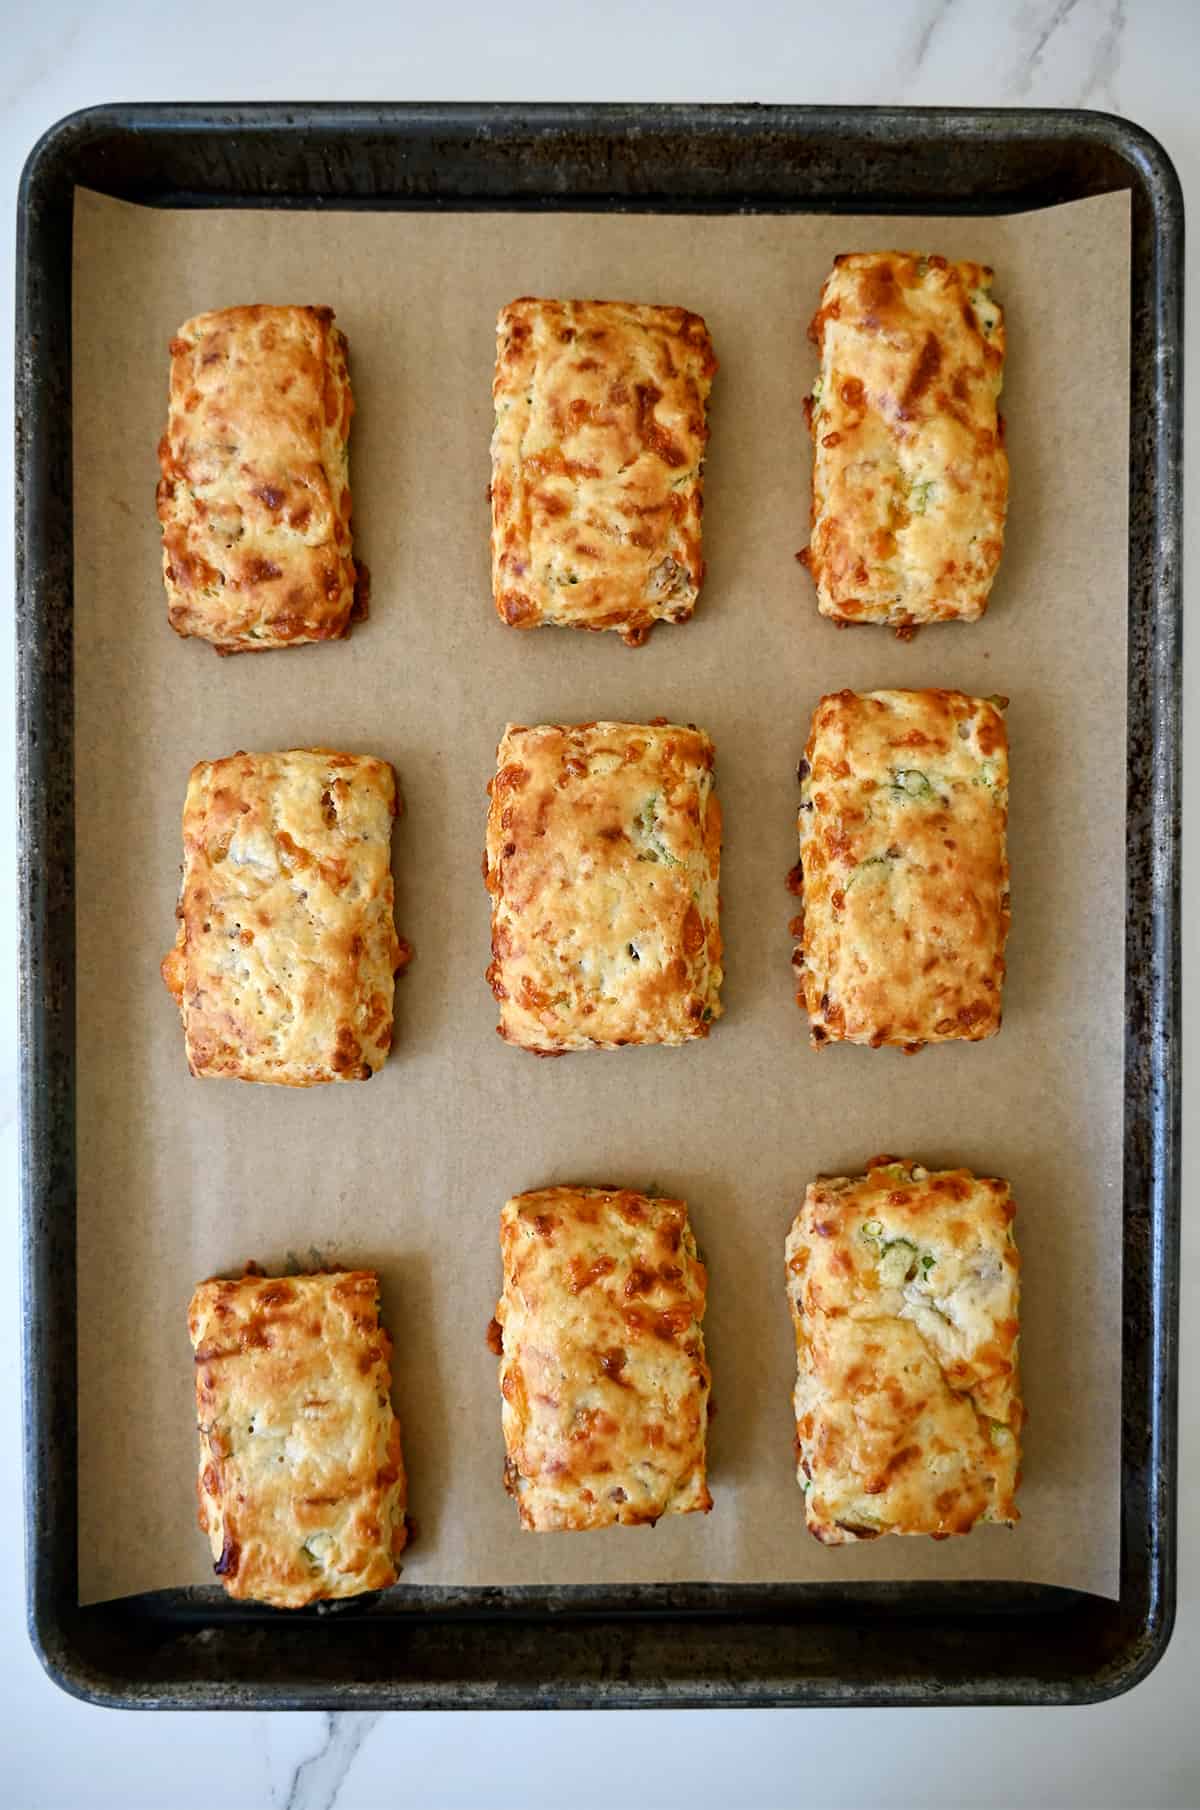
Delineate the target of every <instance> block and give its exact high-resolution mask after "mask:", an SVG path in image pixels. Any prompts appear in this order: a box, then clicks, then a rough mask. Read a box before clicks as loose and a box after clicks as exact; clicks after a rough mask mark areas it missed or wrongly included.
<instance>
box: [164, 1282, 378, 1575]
mask: <svg viewBox="0 0 1200 1810" xmlns="http://www.w3.org/2000/svg"><path fill="white" fill-rule="evenodd" d="M378 1297H379V1278H378V1276H376V1275H375V1274H374V1273H373V1272H372V1271H370V1270H353V1271H345V1272H341V1273H332V1274H329V1275H319V1276H286V1277H277V1278H271V1277H267V1276H260V1275H257V1274H253V1275H246V1276H243V1277H241V1278H240V1279H239V1280H238V1281H236V1282H223V1281H221V1280H219V1279H214V1280H213V1281H211V1282H202V1283H201V1284H200V1286H199V1287H198V1288H197V1290H196V1292H195V1294H194V1295H193V1296H192V1299H191V1305H190V1306H189V1308H188V1331H189V1332H190V1334H191V1340H192V1348H193V1351H194V1352H195V1372H196V1418H197V1420H198V1422H199V1426H200V1475H199V1479H198V1484H197V1491H198V1495H199V1502H200V1527H201V1531H202V1532H204V1533H206V1534H207V1535H208V1539H209V1544H210V1545H211V1547H212V1553H213V1558H214V1560H215V1564H214V1566H213V1569H214V1571H215V1572H216V1574H217V1576H218V1577H219V1578H220V1580H221V1582H222V1583H223V1584H224V1586H225V1589H226V1590H227V1591H228V1593H229V1595H230V1596H235V1597H251V1598H253V1599H254V1600H256V1601H258V1602H262V1603H271V1604H273V1605H274V1606H275V1607H276V1608H279V1609H300V1608H303V1607H304V1605H305V1604H306V1603H313V1602H318V1601H320V1600H321V1599H323V1598H329V1597H343V1596H359V1595H361V1594H362V1593H363V1591H366V1590H382V1589H385V1588H386V1587H387V1585H389V1584H394V1583H395V1581H396V1576H397V1564H396V1561H397V1559H398V1558H399V1556H400V1553H401V1552H402V1550H403V1548H404V1544H405V1540H406V1537H407V1530H406V1524H405V1518H404V1510H405V1503H406V1495H407V1491H406V1481H405V1475H404V1463H403V1460H402V1458H401V1455H400V1427H399V1423H398V1422H397V1420H396V1416H395V1414H394V1413H393V1412H392V1402H391V1393H390V1392H391V1381H392V1379H391V1368H390V1360H391V1352H392V1344H391V1340H390V1339H389V1338H388V1335H387V1333H386V1332H385V1331H384V1329H383V1327H382V1326H380V1324H379V1299H378Z"/></svg>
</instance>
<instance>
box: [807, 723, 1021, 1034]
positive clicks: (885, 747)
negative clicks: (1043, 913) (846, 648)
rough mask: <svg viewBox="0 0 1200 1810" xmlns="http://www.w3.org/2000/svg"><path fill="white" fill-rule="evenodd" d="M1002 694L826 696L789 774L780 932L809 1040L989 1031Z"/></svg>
mask: <svg viewBox="0 0 1200 1810" xmlns="http://www.w3.org/2000/svg"><path fill="white" fill-rule="evenodd" d="M1006 702H1007V700H1006V699H1004V698H990V699H989V698H970V697H966V696H964V694H963V693H962V692H960V691H872V692H866V693H864V694H859V693H856V692H853V691H839V692H835V693H834V694H833V695H832V696H830V697H825V698H822V699H821V702H820V703H819V704H818V706H817V709H816V712H815V714H814V716H813V721H812V733H811V735H810V737H809V741H808V746H807V748H806V749H805V758H804V760H803V762H802V763H801V767H800V783H801V801H800V864H799V866H798V867H797V868H796V869H795V870H794V871H793V875H792V885H793V889H794V890H796V891H798V892H800V893H801V895H802V901H803V912H802V914H801V915H800V916H799V917H798V918H797V919H795V921H794V922H793V925H792V929H793V933H794V934H795V935H796V936H797V937H798V938H799V946H798V947H797V949H796V953H795V956H794V957H793V962H794V966H795V969H796V976H797V981H798V992H797V995H796V997H797V1000H798V1002H799V1004H800V1005H802V1006H804V1007H806V1008H807V1010H808V1015H809V1020H810V1024H811V1031H812V1041H813V1043H814V1044H822V1043H826V1042H828V1041H830V1040H831V1039H833V1040H837V1041H841V1042H845V1043H869V1044H870V1045H871V1046H872V1047H873V1048H878V1047H879V1045H880V1044H885V1043H888V1044H901V1045H903V1046H904V1048H905V1049H908V1050H915V1049H919V1048H920V1047H921V1045H922V1044H925V1043H944V1042H946V1041H947V1040H950V1039H956V1038H965V1039H967V1040H968V1041H971V1042H975V1041H978V1039H980V1038H982V1037H991V1036H993V1035H994V1034H995V1032H996V1031H998V1030H999V1029H1000V1009H1001V989H1002V987H1003V984H1004V944H1005V939H1006V937H1007V935H1008V923H1009V895H1008V858H1007V854H1006V852H1005V826H1006V823H1007V818H1008V738H1007V735H1006V732H1005V726H1004V716H1003V710H1004V706H1005V704H1006Z"/></svg>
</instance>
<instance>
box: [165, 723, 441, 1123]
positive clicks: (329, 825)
mask: <svg viewBox="0 0 1200 1810" xmlns="http://www.w3.org/2000/svg"><path fill="white" fill-rule="evenodd" d="M396 811H397V800H396V782H395V775H394V774H393V772H392V769H391V767H390V766H389V765H388V763H387V762H386V761H384V760H376V759H375V758H374V757H373V756H372V755H369V754H338V753H335V752H334V751H333V750H332V749H327V748H292V749H290V750H288V752H287V753H284V754H234V755H230V756H229V757H228V759H225V760H213V761H201V762H200V763H199V765H197V766H195V767H193V768H192V773H191V778H190V779H189V781H188V789H187V799H186V802H185V804H184V810H183V855H184V861H183V884H182V887H181V890H180V896H179V905H178V907H177V910H176V918H177V920H178V929H177V931H176V937H175V947H174V949H172V950H171V952H170V954H169V955H167V956H166V958H165V960H164V961H163V964H162V974H163V979H164V981H165V982H166V984H167V986H168V988H169V989H170V991H171V992H172V993H173V994H174V996H175V999H176V1001H177V1002H178V1005H179V1010H180V1013H181V1015H182V1017H183V1028H184V1038H185V1043H186V1046H187V1058H188V1066H189V1068H190V1069H191V1071H192V1073H193V1074H194V1075H225V1076H233V1077H236V1078H237V1079H238V1080H241V1081H276V1082H281V1083H283V1084H284V1085H286V1086H289V1087H308V1086H311V1085H312V1084H313V1083H315V1082H318V1081H360V1080H362V1081H365V1080H367V1079H369V1077H370V1076H371V1075H372V1074H373V1073H374V1072H375V1070H376V1069H378V1068H381V1067H382V1065H383V1062H384V1059H385V1057H386V1056H387V1052H388V1050H389V1049H390V1047H391V1042H392V1000H393V993H394V977H395V974H396V971H397V969H399V968H400V967H401V966H402V965H403V964H404V963H405V962H406V961H407V960H408V956H409V950H408V947H407V945H406V944H405V943H402V942H401V941H400V939H399V938H398V937H397V935H396V929H395V925H394V924H393V922H392V896H393V886H392V873H391V835H392V821H393V819H394V817H395V815H396Z"/></svg>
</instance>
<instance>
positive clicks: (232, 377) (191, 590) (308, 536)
mask: <svg viewBox="0 0 1200 1810" xmlns="http://www.w3.org/2000/svg"><path fill="white" fill-rule="evenodd" d="M353 413H354V399H353V397H352V395H351V392H350V379H349V376H348V374H347V370H346V340H345V336H344V335H343V334H342V333H341V331H340V330H339V329H338V328H337V327H335V326H334V324H333V310H332V309H331V308H294V307H285V308H274V307H265V306H256V307H247V308H223V309H221V310H220V311H219V312H217V313H215V314H198V315H197V316H196V317H195V319H194V320H190V321H185V322H184V324H183V326H182V327H180V329H179V332H178V333H177V334H176V336H175V338H174V339H173V340H172V341H171V387H170V407H169V412H168V416H167V431H166V434H165V436H164V437H163V440H162V441H161V443H160V445H159V449H158V452H159V464H160V466H161V469H162V478H161V480H160V482H159V486H158V516H159V520H160V522H161V523H162V531H163V575H164V579H165V583H166V588H167V619H168V621H169V622H170V624H171V627H172V628H173V629H174V630H175V631H176V633H177V634H180V635H199V636H202V637H203V638H204V639H205V640H206V641H211V642H212V643H213V645H214V646H215V647H216V649H217V651H218V653H223V654H230V653H245V652H262V651H263V650H265V649H267V648H272V647H287V646H290V645H292V644H293V643H296V642H302V641H329V640H334V639H336V638H337V637H339V636H342V635H346V634H348V633H349V630H350V622H351V619H352V616H354V615H362V614H364V613H365V611H364V609H363V608H362V607H361V599H360V607H358V608H356V569H355V564H354V560H353V559H352V558H351V552H350V508H351V505H350V481H349V463H348V459H347V453H346V442H347V439H348V436H349V433H350V417H351V415H352V414H353ZM363 595H364V596H365V592H364V593H363Z"/></svg>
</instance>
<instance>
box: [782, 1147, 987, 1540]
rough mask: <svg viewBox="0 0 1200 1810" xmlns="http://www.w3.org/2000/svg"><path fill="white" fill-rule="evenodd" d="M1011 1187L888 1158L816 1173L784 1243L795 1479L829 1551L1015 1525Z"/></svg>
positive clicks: (961, 1171) (815, 1530) (811, 1520)
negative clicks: (793, 1365)
mask: <svg viewBox="0 0 1200 1810" xmlns="http://www.w3.org/2000/svg"><path fill="white" fill-rule="evenodd" d="M1013 1212H1014V1207H1013V1202H1012V1197H1011V1195H1010V1193H1009V1187H1008V1183H1007V1182H1003V1181H996V1180H991V1179H986V1178H980V1179H976V1177H975V1176H973V1175H971V1174H970V1173H969V1172H968V1171H967V1170H966V1169H951V1170H946V1171H944V1172H942V1173H931V1172H930V1171H929V1170H928V1169H922V1168H921V1167H920V1165H919V1164H916V1163H908V1162H897V1161H896V1160H895V1159H894V1158H892V1157H885V1156H881V1157H877V1158H876V1159H875V1161H874V1162H873V1163H872V1164H871V1165H870V1167H869V1170H868V1173H867V1174H866V1175H864V1176H858V1177H855V1178H853V1179H851V1178H849V1177H846V1176H824V1177H822V1178H821V1179H820V1180H819V1181H816V1182H813V1183H812V1184H811V1185H810V1186H809V1189H808V1193H807V1195H806V1196H805V1201H804V1205H803V1207H802V1208H801V1209H800V1212H799V1215H798V1216H797V1218H796V1221H795V1223H794V1225H793V1226H792V1229H791V1231H790V1233H789V1234H788V1239H787V1286H788V1300H789V1303H790V1306H791V1310H792V1323H793V1325H794V1327H795V1332H796V1350H797V1360H798V1368H797V1377H796V1394H795V1408H796V1453H797V1458H798V1469H797V1478H798V1480H799V1483H800V1487H801V1489H802V1490H803V1491H804V1507H805V1514H806V1517H807V1520H808V1527H809V1532H810V1533H813V1534H815V1535H816V1537H817V1538H818V1539H819V1540H823V1541H824V1542H825V1543H826V1544H827V1545H831V1546H838V1545H843V1544H845V1543H848V1542H851V1541H854V1540H873V1539H875V1538H876V1537H877V1535H879V1534H886V1533H899V1534H916V1533H924V1534H932V1535H933V1537H934V1538H935V1539H943V1538H945V1537H946V1535H948V1534H952V1533H968V1532H969V1531H970V1529H971V1528H972V1527H973V1526H974V1525H975V1524H976V1522H983V1521H1000V1522H1004V1523H1007V1524H1011V1523H1012V1522H1014V1521H1016V1520H1017V1519H1018V1513H1017V1507H1016V1503H1015V1501H1014V1495H1015V1492H1016V1488H1017V1484H1018V1482H1019V1481H1020V1461H1021V1420H1022V1409H1021V1394H1020V1383H1019V1378H1018V1367H1017V1343H1018V1334H1019V1327H1018V1319H1017V1311H1018V1267H1019V1260H1018V1257H1017V1252H1016V1247H1015V1245H1014V1243H1013V1236H1012V1218H1013Z"/></svg>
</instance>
